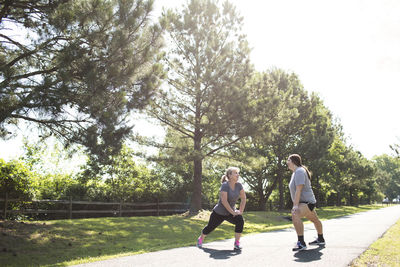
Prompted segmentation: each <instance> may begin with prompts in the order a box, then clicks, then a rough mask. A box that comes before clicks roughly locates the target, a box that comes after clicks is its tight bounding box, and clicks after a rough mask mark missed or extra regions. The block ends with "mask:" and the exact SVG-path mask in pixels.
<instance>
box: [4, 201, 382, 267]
mask: <svg viewBox="0 0 400 267" xmlns="http://www.w3.org/2000/svg"><path fill="white" fill-rule="evenodd" d="M381 207H383V206H382V205H368V206H359V207H324V208H319V209H318V210H317V212H318V215H319V217H320V218H321V219H322V220H326V219H331V218H335V217H340V216H344V215H348V214H353V213H357V212H361V211H366V210H370V209H377V208H381ZM209 214H210V212H209V211H202V212H200V213H199V214H198V215H196V216H188V215H173V216H149V217H122V218H94V219H76V220H54V221H35V222H30V221H20V222H16V221H0V263H1V266H67V265H72V264H79V263H85V262H92V261H98V260H104V259H108V258H113V257H117V256H126V255H133V254H138V253H145V252H150V251H157V250H162V249H169V248H175V247H183V246H190V245H195V242H196V239H197V237H198V236H199V234H200V231H201V229H203V227H204V226H205V225H206V223H207V221H208V218H209ZM286 216H289V212H245V214H244V217H245V221H246V223H245V229H244V234H252V233H260V232H267V231H272V230H277V229H282V228H287V227H291V226H292V223H291V222H290V221H288V220H287V219H285V217H286ZM232 237H233V226H232V225H231V224H229V223H223V224H222V225H221V226H220V227H218V228H217V229H216V230H215V231H214V232H213V234H211V235H209V236H208V237H207V239H206V242H210V241H214V240H221V239H227V238H232Z"/></svg>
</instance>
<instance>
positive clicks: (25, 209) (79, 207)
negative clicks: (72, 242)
mask: <svg viewBox="0 0 400 267" xmlns="http://www.w3.org/2000/svg"><path fill="white" fill-rule="evenodd" d="M2 202H3V203H4V205H0V207H1V206H2V217H3V219H6V218H7V216H8V217H9V216H12V215H14V216H15V215H22V214H23V215H25V214H30V215H31V216H32V217H33V216H35V215H36V217H37V216H38V215H42V216H41V217H48V215H50V214H53V216H50V217H53V218H54V217H57V218H60V217H62V218H67V219H73V218H90V217H105V216H107V217H109V216H118V217H122V216H145V215H153V216H159V215H170V214H177V213H184V212H186V211H188V209H189V205H188V203H182V202H158V201H157V202H154V203H128V202H122V201H121V202H96V201H74V200H72V197H70V198H69V200H21V199H9V198H8V196H7V194H6V196H5V198H0V203H2ZM12 203H15V204H18V205H12ZM43 205H47V206H48V207H47V208H46V209H43V208H41V207H40V206H43ZM16 207H17V208H16ZM56 214H57V215H58V216H55V215H56Z"/></svg>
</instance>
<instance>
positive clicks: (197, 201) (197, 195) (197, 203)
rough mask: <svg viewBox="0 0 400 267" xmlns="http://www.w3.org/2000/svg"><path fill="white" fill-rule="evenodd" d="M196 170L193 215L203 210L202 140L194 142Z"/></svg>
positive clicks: (194, 174) (194, 175)
mask: <svg viewBox="0 0 400 267" xmlns="http://www.w3.org/2000/svg"><path fill="white" fill-rule="evenodd" d="M194 151H195V152H194V153H195V155H194V160H193V163H194V166H193V167H194V170H193V195H192V203H191V207H190V212H191V213H196V212H198V211H199V210H201V192H202V173H203V166H202V164H203V159H202V157H201V139H200V138H198V139H196V138H195V140H194Z"/></svg>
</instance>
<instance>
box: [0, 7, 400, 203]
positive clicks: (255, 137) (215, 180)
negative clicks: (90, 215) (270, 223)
mask: <svg viewBox="0 0 400 267" xmlns="http://www.w3.org/2000/svg"><path fill="white" fill-rule="evenodd" d="M0 3H1V6H0V9H1V10H0V111H1V112H0V114H1V115H0V136H1V138H3V139H7V138H10V137H11V136H12V135H13V131H16V129H17V127H16V126H17V125H18V124H19V123H21V122H22V121H26V122H29V123H30V124H31V125H33V127H34V128H37V129H39V130H40V131H41V132H40V135H41V136H42V137H41V138H42V139H40V141H39V142H32V141H30V142H28V141H26V142H25V144H24V148H25V152H24V154H23V155H21V157H20V158H19V159H16V160H13V161H9V162H5V161H4V160H0V197H1V196H2V195H4V194H5V192H8V194H9V196H12V197H19V198H37V199H45V198H50V199H66V198H67V197H70V196H72V197H74V199H85V200H101V201H107V200H109V201H115V200H118V201H121V200H122V201H129V202H146V201H153V200H154V199H159V200H164V201H183V202H185V201H187V202H190V203H191V210H192V211H198V210H200V209H201V208H203V207H205V205H206V206H209V205H212V204H213V203H215V201H216V200H217V198H218V188H219V186H220V182H219V177H220V176H221V175H222V174H223V172H224V170H225V169H226V168H227V167H228V166H230V165H235V166H239V167H240V168H241V176H242V179H243V182H244V184H245V185H246V189H247V191H248V197H249V203H248V207H249V208H250V209H255V210H265V209H267V203H268V201H273V202H275V203H277V208H279V209H285V208H288V207H290V205H291V200H290V196H289V194H288V189H287V186H288V182H289V178H290V173H289V172H288V170H287V167H286V159H287V157H288V155H290V154H292V153H298V154H300V155H301V156H302V157H303V159H304V163H305V165H307V166H308V167H309V169H310V170H311V171H312V185H313V187H314V192H315V194H316V197H317V201H318V203H319V205H358V204H360V203H372V202H375V201H381V200H382V198H383V197H384V196H388V197H390V198H394V197H396V196H398V195H399V194H400V188H399V187H400V183H399V182H400V181H399V179H400V176H399V175H398V173H399V170H400V169H399V167H400V159H399V156H398V145H395V144H394V145H393V146H392V149H393V152H394V155H381V156H376V157H375V158H373V159H372V160H368V159H366V158H365V157H364V156H363V155H362V154H361V153H360V152H359V151H357V150H356V149H354V148H353V147H352V146H351V145H349V144H348V143H347V140H346V136H345V133H344V132H343V130H342V126H341V125H340V123H339V122H338V121H336V120H335V118H334V116H333V114H332V113H331V112H330V111H329V109H328V108H327V107H326V106H325V105H324V103H323V101H322V100H321V99H320V98H319V97H318V95H316V94H314V93H310V92H308V91H307V90H306V88H304V86H303V85H302V83H301V81H300V79H299V77H298V76H297V75H296V74H295V73H292V72H288V71H285V70H282V69H279V68H272V69H269V70H264V71H261V72H260V71H257V70H255V69H254V66H253V65H252V63H251V60H250V52H251V49H250V48H249V46H248V42H247V40H246V35H245V34H243V32H242V23H243V19H242V17H241V16H240V14H239V13H238V11H237V10H236V8H235V7H234V6H233V5H232V4H231V3H229V2H228V1H224V2H222V3H220V2H219V1H216V0H210V1H206V0H192V1H189V2H188V3H187V4H185V5H184V6H182V7H181V8H180V9H175V10H164V11H163V13H162V15H161V16H160V18H158V19H155V18H154V17H152V13H151V12H152V7H153V1H138V0H120V1H114V0H85V1H83V0H82V1H80V0H75V1H68V0H58V1H57V0H54V1H46V0H39V1H30V0H28V1H7V0H1V1H0ZM16 29H18V31H19V32H21V33H23V35H19V36H18V35H17V34H15V32H16V31H15V30H16ZM266 49H268V48H266ZM135 114H142V115H145V116H147V117H148V118H149V119H156V120H157V121H158V122H159V123H160V125H161V126H163V127H164V130H165V138H164V140H162V141H161V142H156V141H154V140H150V139H149V138H147V137H145V136H140V135H134V134H133V131H132V129H133V128H134V121H135V116H136V115H135ZM49 136H52V138H55V139H56V140H57V141H58V142H59V143H60V144H61V145H60V146H56V147H54V148H51V149H49V148H48V147H46V138H48V137H49ZM132 143H134V144H139V145H141V146H145V147H150V148H153V149H154V148H155V149H157V153H156V154H155V155H154V154H153V155H146V153H140V151H139V149H134V148H133V147H132V146H131V145H130V144H132ZM136 147H137V146H136ZM49 151H51V153H52V155H53V156H52V157H51V158H52V159H53V160H55V161H54V162H53V163H52V164H55V166H58V168H55V169H52V170H48V169H46V166H48V164H50V162H49V161H48V160H44V158H45V157H44V156H45V154H46V153H49ZM71 154H79V155H83V156H84V157H85V158H86V160H85V162H84V164H83V165H82V166H81V167H80V169H79V171H76V172H74V173H68V172H66V171H63V169H62V167H61V165H57V164H60V162H62V158H64V157H68V156H69V155H71Z"/></svg>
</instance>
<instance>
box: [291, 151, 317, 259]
mask: <svg viewBox="0 0 400 267" xmlns="http://www.w3.org/2000/svg"><path fill="white" fill-rule="evenodd" d="M287 165H288V168H289V169H290V170H291V171H292V172H293V174H292V177H291V179H290V182H289V190H290V196H291V198H292V201H293V208H292V221H293V225H294V228H295V229H296V233H297V238H298V241H297V244H296V246H295V247H294V248H293V251H300V250H304V249H306V248H307V245H306V243H305V242H304V225H303V221H302V220H301V219H302V218H303V217H306V218H307V219H309V220H310V221H312V222H313V223H314V225H315V229H316V230H317V234H318V238H317V239H316V240H315V241H312V242H310V243H308V244H309V245H325V239H324V236H323V233H322V223H321V221H320V220H319V219H318V216H317V213H316V212H315V204H316V202H317V201H316V199H315V196H314V193H313V191H312V188H311V174H310V172H309V171H308V169H307V167H306V166H304V165H303V164H302V162H301V157H300V156H299V155H297V154H292V155H290V156H289V158H288V160H287Z"/></svg>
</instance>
